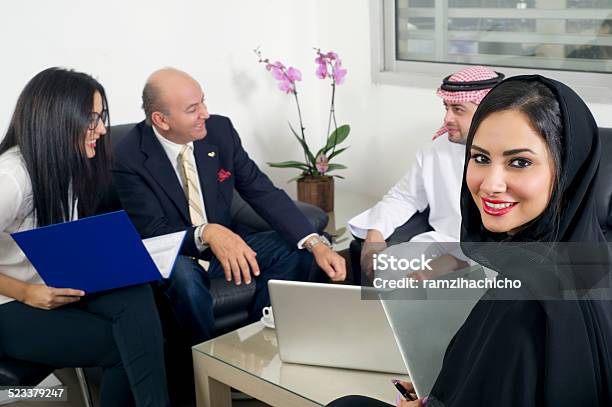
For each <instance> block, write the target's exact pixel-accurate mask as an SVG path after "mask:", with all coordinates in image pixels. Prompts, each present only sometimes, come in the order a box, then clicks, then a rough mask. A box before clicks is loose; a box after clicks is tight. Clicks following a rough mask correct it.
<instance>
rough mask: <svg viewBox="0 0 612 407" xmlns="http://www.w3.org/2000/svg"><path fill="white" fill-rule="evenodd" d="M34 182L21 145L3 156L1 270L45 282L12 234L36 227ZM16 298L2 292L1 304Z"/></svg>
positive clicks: (0, 166) (0, 180)
mask: <svg viewBox="0 0 612 407" xmlns="http://www.w3.org/2000/svg"><path fill="white" fill-rule="evenodd" d="M33 206H34V205H33V202H32V184H31V182H30V176H29V175H28V170H27V169H26V166H25V162H24V161H23V157H22V155H21V151H20V149H19V147H13V148H11V149H9V150H8V151H6V152H5V153H4V154H2V155H0V273H2V274H4V275H6V276H9V277H12V278H15V279H17V280H21V281H24V282H26V283H30V284H44V282H43V280H42V279H41V278H40V276H39V275H38V273H37V272H36V270H35V269H34V267H33V266H32V264H31V263H30V261H29V260H28V259H27V258H26V256H25V254H23V252H22V251H21V249H20V248H19V246H17V244H16V243H15V241H14V240H13V238H12V237H11V235H10V234H11V233H13V232H20V231H23V230H29V229H33V228H34V225H35V224H34V213H33ZM10 301H14V298H10V297H6V296H3V295H0V305H2V304H5V303H7V302H10Z"/></svg>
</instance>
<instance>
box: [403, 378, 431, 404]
mask: <svg viewBox="0 0 612 407" xmlns="http://www.w3.org/2000/svg"><path fill="white" fill-rule="evenodd" d="M399 382H400V384H401V385H402V386H403V387H404V388H405V389H406V390H408V393H410V394H411V395H413V396H415V397H416V393H415V392H414V386H413V385H412V382H405V381H402V380H400V381H399ZM424 405H425V403H424V400H423V399H418V400H414V401H409V400H406V399H405V398H403V397H402V396H401V395H400V396H399V397H398V399H397V402H396V406H397V407H422V406H424Z"/></svg>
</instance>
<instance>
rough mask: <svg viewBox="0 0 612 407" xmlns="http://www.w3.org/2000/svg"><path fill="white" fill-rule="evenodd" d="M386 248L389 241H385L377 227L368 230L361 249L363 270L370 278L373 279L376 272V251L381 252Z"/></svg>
mask: <svg viewBox="0 0 612 407" xmlns="http://www.w3.org/2000/svg"><path fill="white" fill-rule="evenodd" d="M386 248H387V242H385V238H384V237H383V235H382V233H380V232H379V231H378V230H376V229H370V230H368V234H367V235H366V238H365V241H364V243H363V246H362V250H361V259H360V265H361V270H362V271H363V272H364V273H365V275H366V276H367V277H368V278H369V279H370V280H372V278H373V274H374V270H372V267H373V264H372V263H373V262H372V258H373V256H374V255H375V254H376V253H380V252H382V251H383V250H385V249H386Z"/></svg>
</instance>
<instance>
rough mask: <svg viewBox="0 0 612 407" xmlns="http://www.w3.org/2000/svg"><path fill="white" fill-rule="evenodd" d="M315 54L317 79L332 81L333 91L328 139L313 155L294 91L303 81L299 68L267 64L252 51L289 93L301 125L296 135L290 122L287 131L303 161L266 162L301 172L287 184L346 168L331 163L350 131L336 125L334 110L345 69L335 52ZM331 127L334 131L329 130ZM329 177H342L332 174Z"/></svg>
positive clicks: (346, 125)
mask: <svg viewBox="0 0 612 407" xmlns="http://www.w3.org/2000/svg"><path fill="white" fill-rule="evenodd" d="M315 52H316V58H315V62H316V65H317V68H316V76H317V77H318V78H319V79H329V80H330V81H331V88H332V90H331V105H330V108H329V118H328V121H327V133H326V134H328V135H329V136H328V137H327V140H326V143H325V145H324V146H323V147H321V148H320V149H319V150H318V151H317V152H316V154H313V153H312V150H311V149H310V148H309V147H308V143H307V142H306V128H305V127H304V122H303V120H302V110H301V108H300V100H299V98H298V91H297V82H299V81H301V80H302V73H301V72H300V70H299V69H297V68H294V67H292V66H285V65H284V64H283V63H281V62H279V61H276V62H274V63H272V62H270V60H269V59H268V58H264V57H263V56H262V54H261V51H260V50H259V48H257V49H255V54H256V55H257V57H258V58H259V62H260V63H263V64H265V66H266V69H267V70H268V71H270V73H271V74H272V76H273V77H274V79H276V80H277V81H278V88H279V89H280V90H281V91H283V92H285V93H287V94H292V95H293V97H294V100H295V104H296V106H297V113H298V120H299V123H300V129H299V132H298V131H296V130H295V128H294V127H293V126H292V125H291V123H289V128H290V129H291V132H292V133H293V135H294V136H295V138H296V139H297V140H298V142H299V143H300V145H301V146H302V149H303V150H304V161H282V162H277V163H270V162H269V163H268V165H270V166H271V167H275V168H296V169H298V170H301V171H302V172H301V174H300V175H299V176H297V177H295V178H292V179H291V180H289V182H291V181H295V180H297V179H300V178H305V177H321V176H326V175H327V174H328V173H329V172H331V171H334V170H341V169H345V168H346V166H344V165H342V164H336V163H331V162H330V161H331V160H332V159H333V158H335V157H336V156H337V155H338V154H340V153H342V152H343V151H345V150H346V149H347V148H348V147H344V148H336V147H337V146H338V145H339V144H340V143H342V142H343V141H344V140H346V138H347V137H348V135H349V133H350V131H351V128H350V126H349V125H348V124H343V125H341V126H338V124H337V122H336V109H335V98H336V86H339V85H342V84H343V83H344V81H345V79H346V74H347V70H346V69H344V68H343V67H342V61H341V60H340V57H339V56H338V54H337V53H335V52H332V51H330V52H322V51H321V50H320V49H318V48H315ZM332 128H333V131H331V130H332ZM330 132H331V133H330ZM332 176H333V177H338V178H344V177H342V176H340V175H335V174H334V175H332Z"/></svg>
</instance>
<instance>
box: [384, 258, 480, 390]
mask: <svg viewBox="0 0 612 407" xmlns="http://www.w3.org/2000/svg"><path fill="white" fill-rule="evenodd" d="M478 267H479V266H478ZM478 267H476V268H474V267H473V268H472V269H476V270H477V271H476V273H477V274H482V275H484V272H483V271H478ZM476 273H475V274H476ZM425 291H426V292H425V298H427V299H407V298H406V295H405V293H402V292H401V290H396V291H395V292H385V293H382V294H380V298H381V302H382V306H383V308H384V310H385V314H386V316H387V319H388V321H389V325H390V326H391V329H392V330H393V333H394V337H395V339H396V340H397V347H398V348H399V350H400V353H401V355H402V359H403V360H404V362H405V364H406V367H407V369H408V373H409V375H410V380H411V381H412V384H413V385H414V389H415V391H416V393H417V395H418V396H419V397H424V396H427V395H429V393H430V392H431V389H432V388H433V385H434V384H435V381H436V379H437V377H438V374H439V373H440V369H441V368H442V360H443V359H444V354H445V352H446V348H447V347H448V344H449V343H450V341H451V340H452V338H453V337H454V336H455V334H456V333H457V331H458V330H459V328H461V326H462V325H463V323H464V322H465V320H466V319H467V317H468V315H469V314H470V312H471V311H472V309H473V308H474V306H475V305H476V303H477V302H478V300H479V299H480V298H481V297H482V295H483V294H484V292H485V290H483V289H478V288H474V289H447V290H445V289H437V290H429V289H426V290H425Z"/></svg>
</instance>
